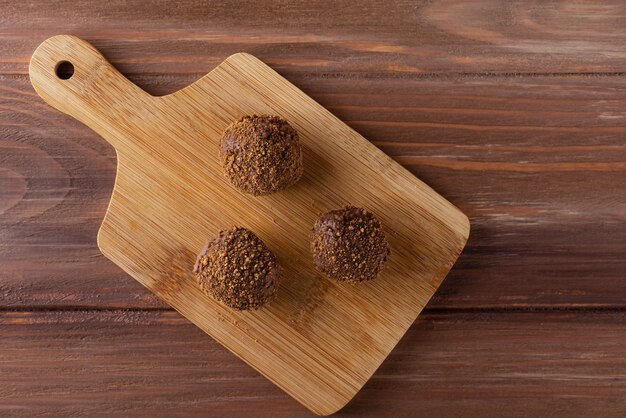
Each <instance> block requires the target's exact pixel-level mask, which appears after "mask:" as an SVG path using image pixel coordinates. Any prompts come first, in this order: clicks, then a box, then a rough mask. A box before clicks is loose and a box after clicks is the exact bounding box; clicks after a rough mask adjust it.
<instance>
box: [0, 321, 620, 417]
mask: <svg viewBox="0 0 626 418" xmlns="http://www.w3.org/2000/svg"><path fill="white" fill-rule="evenodd" d="M625 319H626V318H625V316H624V313H623V312H595V313H594V312H588V313H584V312H561V313H553V314H551V315H547V316H544V317H542V318H541V320H540V321H538V320H537V314H535V313H527V312H519V313H506V312H492V313H471V312H466V313H424V314H422V315H420V318H419V319H418V320H417V321H416V323H415V325H414V326H413V327H412V328H411V330H410V331H409V332H408V333H407V335H406V337H405V338H404V339H403V340H402V341H401V342H400V344H399V345H398V346H397V348H396V349H395V350H394V351H393V352H392V354H391V355H390V356H389V357H388V358H387V360H386V361H385V362H384V363H383V365H382V366H381V368H380V369H379V370H378V372H377V373H376V374H375V375H374V377H373V378H372V379H371V380H370V381H369V382H368V383H367V385H365V387H364V388H363V390H362V391H361V392H360V393H359V394H358V395H357V396H356V398H355V399H354V400H353V401H352V402H351V403H350V404H349V405H348V406H347V407H346V408H344V409H343V410H342V411H340V412H339V414H338V415H337V416H358V417H362V416H366V417H380V416H393V417H414V416H418V417H421V416H437V417H458V416H464V417H484V416H491V417H500V416H501V417H505V416H509V417H510V416H567V417H588V416H595V415H597V414H598V413H599V412H600V411H601V413H602V416H604V417H607V418H612V417H621V416H624V414H625V413H626V404H625V403H624V398H623V396H624V391H625V390H626V378H625V376H626V362H625V360H624V355H623V353H624V352H625V351H626V346H625V341H626V321H625ZM0 333H1V334H2V341H1V342H0V344H1V345H0V347H1V348H2V350H0V365H1V366H0V368H1V371H2V373H0V399H2V402H1V403H0V405H1V408H2V415H3V416H38V415H55V416H86V415H88V416H94V415H98V416H110V417H111V416H129V415H132V416H137V415H141V416H156V417H172V416H175V417H178V416H191V415H195V416H224V415H234V416H245V415H252V416H255V417H308V416H313V414H312V413H309V412H307V411H306V409H305V408H304V407H302V406H300V405H298V404H297V403H296V402H293V400H291V399H290V398H289V397H288V396H287V395H285V394H284V393H283V392H281V391H280V390H279V389H278V388H276V387H275V386H274V385H272V384H271V383H270V382H268V381H267V380H266V379H264V378H263V377H262V376H260V375H258V374H257V373H256V372H254V371H253V370H252V369H250V368H249V367H248V366H246V365H245V364H243V363H242V362H240V361H233V359H232V355H231V354H230V353H229V352H228V351H227V350H225V349H224V348H223V347H221V346H220V345H219V344H217V343H216V342H215V341H211V340H210V339H207V338H206V335H204V333H202V331H200V330H198V329H197V328H196V327H194V326H193V325H192V324H190V323H189V322H188V321H186V320H185V319H184V318H182V317H181V316H179V315H178V314H175V313H172V312H125V311H86V312H84V311H74V312H63V311H58V312H41V313H31V312H3V313H0ZM581 336H584V337H581ZM165 342H167V344H164V343H165ZM564 347H567V350H564ZM32 376H37V378H36V379H33V378H32ZM511 411H514V412H511Z"/></svg>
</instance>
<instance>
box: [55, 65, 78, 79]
mask: <svg viewBox="0 0 626 418" xmlns="http://www.w3.org/2000/svg"><path fill="white" fill-rule="evenodd" d="M54 73H55V74H56V75H57V77H59V78H60V79H61V80H69V79H70V78H72V76H73V75H74V64H72V63H71V62H69V61H60V62H59V63H58V64H57V65H56V67H55V69H54Z"/></svg>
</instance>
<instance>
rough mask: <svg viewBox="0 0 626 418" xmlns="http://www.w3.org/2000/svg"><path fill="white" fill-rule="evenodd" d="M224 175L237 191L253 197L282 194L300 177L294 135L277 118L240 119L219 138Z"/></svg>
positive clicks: (299, 152) (297, 142)
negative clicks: (281, 191)
mask: <svg viewBox="0 0 626 418" xmlns="http://www.w3.org/2000/svg"><path fill="white" fill-rule="evenodd" d="M220 157H221V160H222V165H223V167H224V173H225V175H226V177H227V178H228V179H229V180H230V182H231V183H232V184H233V185H234V186H235V187H237V188H238V189H239V190H241V191H243V192H246V193H250V194H253V195H255V196H260V195H265V194H269V193H274V192H277V191H279V190H283V189H285V188H287V187H289V186H291V185H292V184H294V183H295V182H297V181H298V180H299V179H300V176H301V175H302V145H300V139H299V138H298V132H297V131H296V130H295V129H294V128H293V127H292V126H291V125H290V124H289V122H287V121H286V120H284V119H283V118H281V117H278V116H256V115H255V116H244V117H243V118H241V119H239V120H238V121H237V122H234V123H232V124H231V125H230V126H229V127H228V128H226V131H224V135H223V136H222V142H221V144H220Z"/></svg>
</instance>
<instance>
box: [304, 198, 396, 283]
mask: <svg viewBox="0 0 626 418" xmlns="http://www.w3.org/2000/svg"><path fill="white" fill-rule="evenodd" d="M311 252H312V253H313V261H314V263H315V267H316V268H317V269H318V270H319V271H321V272H322V273H325V274H326V275H327V276H328V277H330V278H331V279H335V280H337V281H340V282H351V283H360V282H364V281H366V280H372V279H374V278H376V277H377V276H378V273H380V270H381V269H382V267H383V265H384V264H385V261H387V256H389V253H390V250H389V244H388V243H387V239H386V238H385V233H384V232H383V228H382V226H381V224H380V221H379V220H378V219H376V217H375V216H374V215H373V214H372V213H371V212H368V211H367V210H365V209H361V208H356V207H354V206H348V207H346V208H343V209H339V210H333V211H330V212H327V213H325V214H323V215H322V216H321V217H320V218H319V219H318V220H317V221H316V222H315V225H314V226H313V236H312V240H311Z"/></svg>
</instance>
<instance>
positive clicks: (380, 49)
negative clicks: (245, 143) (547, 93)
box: [0, 0, 626, 77]
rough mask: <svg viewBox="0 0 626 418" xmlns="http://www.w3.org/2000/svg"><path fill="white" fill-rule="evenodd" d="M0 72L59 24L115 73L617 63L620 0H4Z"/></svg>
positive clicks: (477, 69)
mask: <svg viewBox="0 0 626 418" xmlns="http://www.w3.org/2000/svg"><path fill="white" fill-rule="evenodd" d="M1 8H2V10H3V12H4V13H3V14H2V16H0V26H1V27H2V28H3V29H4V31H3V32H2V33H0V49H1V50H4V51H7V52H6V54H3V56H2V59H1V60H0V72H2V73H5V74H6V73H10V74H26V73H27V66H28V60H29V59H30V56H31V54H32V51H33V50H34V48H35V47H36V46H37V45H38V44H39V43H40V42H41V41H43V40H44V39H46V38H48V37H50V36H53V35H56V34H58V33H59V32H65V33H70V34H76V35H80V36H81V37H83V38H84V39H86V40H87V41H89V42H91V43H93V44H94V45H95V46H96V48H98V49H99V50H101V51H102V52H103V53H104V54H105V56H107V57H108V58H109V59H110V60H111V62H112V63H113V64H114V65H115V66H116V67H117V68H119V69H120V70H121V71H122V72H123V73H125V74H128V73H141V74H144V73H146V72H151V73H153V74H159V75H160V74H174V73H196V74H200V75H204V74H205V73H206V72H207V68H213V67H215V66H217V65H218V64H219V63H220V62H222V60H223V59H224V57H226V56H228V55H231V54H232V53H234V52H239V51H245V52H249V53H251V54H253V55H255V56H257V57H259V58H260V59H262V60H263V61H265V62H267V63H268V64H269V65H270V66H272V67H273V68H276V69H278V70H279V71H283V70H289V71H309V72H314V73H323V74H326V75H327V76H330V77H333V76H339V77H345V76H346V75H348V74H353V75H355V76H367V77H376V75H377V74H381V73H384V74H393V75H396V76H413V75H415V74H420V73H466V72H471V73H485V72H487V73H490V72H505V73H519V72H525V73H536V72H552V73H575V72H618V73H619V72H623V71H625V63H626V42H625V41H626V32H625V31H624V26H625V25H624V22H626V5H625V4H624V2H623V1H621V0H609V1H607V0H593V1H584V2H572V1H568V0H559V1H550V2H543V1H536V0H522V1H511V2H508V1H499V0H475V1H465V2H464V1H458V0H438V1H427V0H419V1H412V0H403V1H394V2H380V1H376V0H367V1H362V2H359V5H358V6H356V5H355V4H354V2H353V1H350V0H341V1H334V2H333V6H332V7H329V6H328V3H327V2H325V1H323V0H315V1H296V2H289V4H285V3H277V4H274V5H271V4H264V3H259V2H257V1H253V0H245V1H241V2H230V1H223V0H221V1H213V2H210V3H206V2H203V1H200V0H197V1H189V0H184V1H178V2H176V5H170V4H166V3H161V2H158V1H152V2H148V3H146V2H127V1H123V0H112V1H108V2H106V3H101V4H95V3H92V2H86V3H85V2H80V4H77V2H75V1H68V0H64V1H55V2H42V3H41V4H38V6H37V7H31V5H30V4H29V3H22V2H13V1H4V2H2V4H1Z"/></svg>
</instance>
